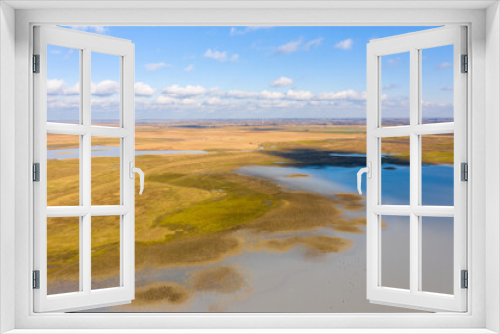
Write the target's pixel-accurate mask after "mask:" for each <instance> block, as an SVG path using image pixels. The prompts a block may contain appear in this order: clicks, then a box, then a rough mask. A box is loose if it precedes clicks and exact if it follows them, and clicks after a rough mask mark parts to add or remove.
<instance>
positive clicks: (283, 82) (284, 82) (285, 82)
mask: <svg viewBox="0 0 500 334" xmlns="http://www.w3.org/2000/svg"><path fill="white" fill-rule="evenodd" d="M292 84H293V80H292V79H290V78H287V77H280V78H278V79H276V80H274V81H273V82H271V83H270V84H269V86H271V87H286V86H291V85H292Z"/></svg>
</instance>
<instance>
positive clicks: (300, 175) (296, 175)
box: [285, 174, 310, 177]
mask: <svg viewBox="0 0 500 334" xmlns="http://www.w3.org/2000/svg"><path fill="white" fill-rule="evenodd" d="M309 176H310V175H307V174H290V175H286V176H285V177H309Z"/></svg>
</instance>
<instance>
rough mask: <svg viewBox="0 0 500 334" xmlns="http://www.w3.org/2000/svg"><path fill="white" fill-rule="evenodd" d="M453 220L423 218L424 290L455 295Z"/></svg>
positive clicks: (446, 218)
mask: <svg viewBox="0 0 500 334" xmlns="http://www.w3.org/2000/svg"><path fill="white" fill-rule="evenodd" d="M453 225H454V224H453V218H449V217H422V290H423V291H428V292H438V293H446V294H453Z"/></svg>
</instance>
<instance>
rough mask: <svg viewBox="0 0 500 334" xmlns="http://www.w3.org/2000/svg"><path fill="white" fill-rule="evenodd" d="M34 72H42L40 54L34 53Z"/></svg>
mask: <svg viewBox="0 0 500 334" xmlns="http://www.w3.org/2000/svg"><path fill="white" fill-rule="evenodd" d="M33 73H40V55H33Z"/></svg>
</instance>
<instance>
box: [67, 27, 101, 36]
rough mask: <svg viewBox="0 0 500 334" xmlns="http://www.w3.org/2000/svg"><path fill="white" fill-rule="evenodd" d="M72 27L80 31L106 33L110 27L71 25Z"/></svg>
mask: <svg viewBox="0 0 500 334" xmlns="http://www.w3.org/2000/svg"><path fill="white" fill-rule="evenodd" d="M70 28H71V29H75V30H80V31H89V32H93V33H96V34H103V35H104V34H106V33H107V32H108V27H104V26H70Z"/></svg>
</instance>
